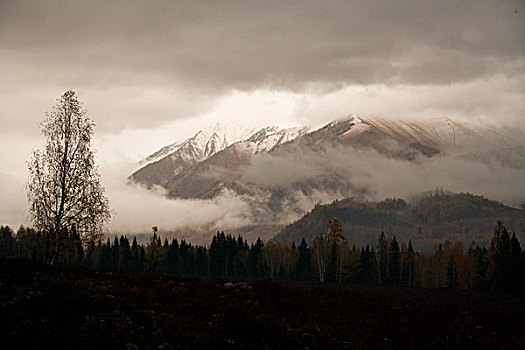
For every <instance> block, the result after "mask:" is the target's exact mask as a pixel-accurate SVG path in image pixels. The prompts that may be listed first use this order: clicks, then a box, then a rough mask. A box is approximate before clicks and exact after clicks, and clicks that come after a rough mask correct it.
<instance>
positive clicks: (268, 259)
mask: <svg viewBox="0 0 525 350" xmlns="http://www.w3.org/2000/svg"><path fill="white" fill-rule="evenodd" d="M56 238H57V236H55V235H53V236H52V237H51V235H46V234H43V233H41V232H37V231H35V230H33V229H31V228H25V227H23V226H21V227H20V228H19V229H18V231H17V232H16V233H15V232H14V231H13V230H12V229H11V228H9V227H8V226H6V227H4V226H1V227H0V254H2V255H4V256H13V255H16V256H20V257H22V258H25V259H29V260H33V261H41V262H49V261H51V260H50V259H51V257H52V255H54V254H57V247H56V245H55V242H56ZM58 241H59V242H60V244H59V246H58V255H56V256H55V260H54V261H55V262H61V263H65V264H76V265H84V266H89V267H94V268H101V269H110V270H120V271H133V272H150V273H161V274H170V275H188V276H213V277H228V278H268V279H283V280H299V281H315V280H317V281H319V282H321V283H324V282H331V283H347V282H353V283H366V284H377V285H390V286H406V287H424V288H451V289H473V290H504V291H516V292H519V291H525V253H524V252H523V251H522V250H521V246H520V243H519V242H518V239H517V238H516V235H515V234H512V235H511V234H510V233H509V232H508V231H507V229H506V228H505V226H504V225H503V224H502V223H501V222H498V224H497V226H496V227H495V230H494V235H493V237H492V243H491V245H490V247H489V248H485V247H480V246H478V245H476V244H475V243H472V244H471V245H470V247H468V249H465V247H464V245H463V244H462V243H461V242H459V241H458V242H455V243H448V242H445V244H440V245H439V247H437V249H436V251H435V253H433V254H423V253H418V252H416V251H415V250H414V247H413V246H412V242H411V241H410V240H409V241H408V242H401V243H400V242H398V241H397V239H396V237H392V238H390V237H386V236H385V234H384V233H381V234H380V235H379V236H378V239H377V244H376V245H375V246H370V245H367V246H366V247H361V248H356V247H355V246H352V247H350V246H349V244H348V240H347V239H346V238H345V236H344V235H343V234H342V229H341V223H340V221H339V220H338V219H337V218H333V219H331V220H330V221H329V224H328V226H327V231H326V233H324V234H322V235H319V236H317V237H316V238H315V240H314V241H313V243H312V244H311V245H308V244H307V242H306V240H305V239H302V241H301V242H300V244H299V245H298V246H296V244H295V243H293V244H292V245H291V246H283V245H281V244H280V243H277V242H273V241H269V242H263V241H262V240H261V239H258V240H257V241H256V242H254V243H252V244H248V243H247V241H246V240H243V238H242V237H241V236H239V237H236V238H235V237H233V236H231V235H226V234H225V233H224V232H217V234H216V235H215V236H214V237H213V239H212V241H211V244H210V245H209V246H207V247H206V246H199V245H192V244H190V243H188V242H186V241H185V240H181V241H179V240H177V239H172V240H171V241H168V239H166V238H165V239H164V240H162V239H161V237H160V236H159V235H158V234H157V229H156V228H154V230H153V235H152V237H151V238H150V240H149V241H148V242H147V243H146V244H139V243H138V242H137V240H136V238H133V240H132V241H131V242H130V240H129V238H128V237H126V236H121V237H114V238H113V240H110V239H109V238H108V239H107V240H106V241H105V242H103V241H102V240H98V241H97V242H95V241H91V242H89V243H87V244H85V243H84V244H83V242H82V240H81V238H80V236H79V235H78V234H77V233H76V232H62V234H61V235H59V237H58Z"/></svg>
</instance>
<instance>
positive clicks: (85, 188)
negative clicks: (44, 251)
mask: <svg viewBox="0 0 525 350" xmlns="http://www.w3.org/2000/svg"><path fill="white" fill-rule="evenodd" d="M41 126H42V134H43V135H44V137H45V138H46V139H47V143H46V146H45V148H44V149H43V150H36V151H33V155H32V158H31V160H30V161H29V162H28V168H29V176H28V182H27V198H28V201H29V211H30V214H31V218H32V220H33V223H34V225H35V227H36V228H37V229H39V230H41V231H42V232H43V233H44V234H47V235H49V237H50V240H51V242H52V252H51V253H50V262H51V263H53V262H54V261H55V259H56V258H57V255H58V254H59V246H60V243H59V240H60V237H63V236H64V235H67V234H68V232H76V234H78V235H80V237H81V238H82V240H83V241H84V243H87V242H89V241H91V240H94V239H96V238H98V237H100V236H101V235H102V234H103V227H104V224H105V223H106V222H108V221H109V219H110V217H111V215H110V211H109V201H108V199H107V198H106V196H105V194H104V188H103V187H102V185H101V183H100V176H99V174H98V170H97V167H96V164H95V160H94V155H93V151H92V150H91V136H92V135H93V128H94V123H93V121H92V120H91V119H90V118H89V117H88V116H87V113H86V111H85V110H83V109H82V105H81V103H80V102H79V100H78V99H77V97H76V94H75V92H74V91H71V90H69V91H66V92H65V93H64V94H63V95H62V96H61V97H60V99H58V100H57V103H56V104H55V106H54V107H53V109H52V111H51V112H48V113H46V117H45V120H44V122H43V123H42V124H41Z"/></svg>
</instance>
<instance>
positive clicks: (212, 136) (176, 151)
mask: <svg viewBox="0 0 525 350" xmlns="http://www.w3.org/2000/svg"><path fill="white" fill-rule="evenodd" d="M254 132H255V129H250V128H243V127H241V126H238V125H231V124H219V123H217V124H215V125H213V126H211V127H208V128H205V129H202V130H200V131H199V132H197V133H196V134H195V135H194V136H192V137H190V138H189V139H187V140H185V141H183V142H181V143H173V144H171V145H168V146H165V147H163V148H162V149H160V150H159V151H157V152H155V153H153V154H152V155H150V156H148V157H147V158H145V159H144V160H142V161H141V162H140V163H139V164H140V165H142V167H141V168H140V169H139V170H137V171H136V172H134V173H133V174H132V175H131V176H130V179H131V180H133V181H135V182H139V183H142V184H145V185H146V186H148V187H152V186H164V185H165V183H166V181H168V179H170V178H172V177H173V176H175V175H177V174H179V173H180V172H181V171H183V170H184V169H186V168H188V167H190V166H192V165H195V164H197V163H199V162H202V161H203V160H205V159H207V158H208V157H210V156H212V155H214V154H215V153H217V152H220V151H222V150H223V149H225V148H226V147H228V146H230V145H231V144H233V143H235V142H238V141H240V140H245V139H247V138H249V137H251V136H252V135H253V134H254Z"/></svg>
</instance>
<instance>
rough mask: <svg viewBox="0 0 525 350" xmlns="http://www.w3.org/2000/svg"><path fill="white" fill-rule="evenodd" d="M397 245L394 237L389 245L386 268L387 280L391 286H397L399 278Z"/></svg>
mask: <svg viewBox="0 0 525 350" xmlns="http://www.w3.org/2000/svg"><path fill="white" fill-rule="evenodd" d="M399 256H400V251H399V244H398V243H397V240H396V237H395V236H394V238H393V239H392V243H391V244H390V254H389V256H388V257H389V266H388V280H389V282H390V283H391V284H393V285H395V286H397V285H398V284H399V278H400V268H399Z"/></svg>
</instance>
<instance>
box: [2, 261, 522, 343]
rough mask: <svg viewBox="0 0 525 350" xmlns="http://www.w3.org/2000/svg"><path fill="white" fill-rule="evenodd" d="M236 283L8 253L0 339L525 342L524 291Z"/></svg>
mask: <svg viewBox="0 0 525 350" xmlns="http://www.w3.org/2000/svg"><path fill="white" fill-rule="evenodd" d="M224 284H225V281H223V280H217V279H210V280H207V279H193V278H177V277H167V276H159V275H147V274H130V273H114V272H106V271H97V270H90V269H84V268H76V267H48V266H44V265H35V264H30V263H27V262H23V261H20V260H13V259H10V260H6V259H0V323H1V324H0V329H1V332H0V334H1V335H0V341H1V344H0V348H3V349H7V348H29V349H35V348H38V349H40V348H50V347H51V348H75V349H81V348H86V349H87V348H89V349H95V348H111V349H178V348H183V349H194V348H209V349H220V348H257V349H279V348H282V349H291V348H302V349H307V348H309V349H321V348H323V349H325V348H326V349H458V348H459V349H488V348H491V349H520V348H524V347H525V327H524V319H523V315H524V308H523V298H520V297H512V296H501V295H490V294H479V293H467V292H460V293H456V294H453V293H450V292H448V291H442V290H440V291H435V290H433V291H430V290H408V291H407V290H403V291H401V290H397V289H374V288H364V287H355V288H352V287H345V288H344V289H343V288H317V287H311V286H295V287H293V286H283V285H279V284H274V283H271V282H264V281H259V282H252V283H250V286H249V287H248V286H245V285H236V287H231V285H230V288H228V287H225V285H224Z"/></svg>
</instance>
